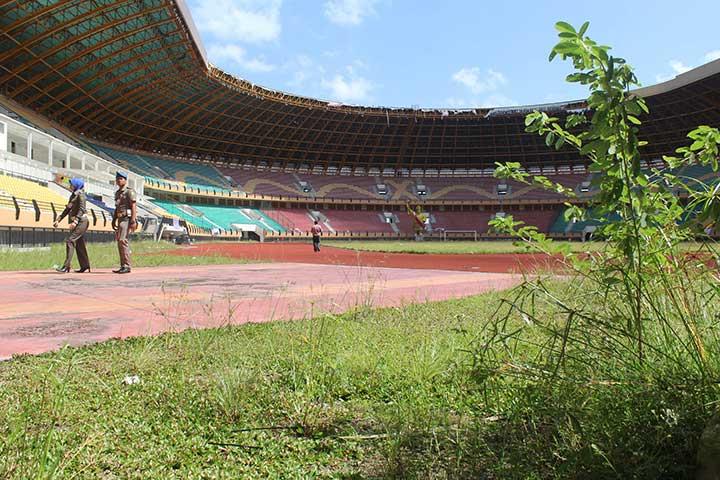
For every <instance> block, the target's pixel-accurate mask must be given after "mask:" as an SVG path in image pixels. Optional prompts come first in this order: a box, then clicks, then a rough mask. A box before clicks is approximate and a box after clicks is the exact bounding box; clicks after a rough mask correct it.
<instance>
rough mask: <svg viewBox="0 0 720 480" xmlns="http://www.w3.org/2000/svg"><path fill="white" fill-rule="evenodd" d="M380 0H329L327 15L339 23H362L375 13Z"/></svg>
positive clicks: (326, 4)
mask: <svg viewBox="0 0 720 480" xmlns="http://www.w3.org/2000/svg"><path fill="white" fill-rule="evenodd" d="M377 3H378V0H328V1H326V2H325V5H324V7H325V16H326V17H327V18H328V20H330V21H331V22H332V23H334V24H337V25H343V26H345V25H360V24H361V23H362V22H363V20H364V19H365V17H368V16H370V15H374V14H375V5H376V4H377Z"/></svg>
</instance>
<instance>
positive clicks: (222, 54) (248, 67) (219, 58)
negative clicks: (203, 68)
mask: <svg viewBox="0 0 720 480" xmlns="http://www.w3.org/2000/svg"><path fill="white" fill-rule="evenodd" d="M208 57H209V58H210V61H211V62H213V63H215V62H217V63H230V64H234V65H237V66H238V67H240V68H241V69H242V70H245V71H248V72H253V73H265V72H271V71H273V70H275V65H272V64H269V63H267V62H266V61H265V60H264V59H262V58H248V57H247V52H246V51H245V49H244V48H242V47H240V46H238V45H232V44H230V45H223V44H217V43H216V44H212V45H210V46H209V47H208Z"/></svg>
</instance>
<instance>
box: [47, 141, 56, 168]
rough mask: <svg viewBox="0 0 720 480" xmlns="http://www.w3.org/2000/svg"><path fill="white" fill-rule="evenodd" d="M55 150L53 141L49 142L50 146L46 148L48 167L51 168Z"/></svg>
mask: <svg viewBox="0 0 720 480" xmlns="http://www.w3.org/2000/svg"><path fill="white" fill-rule="evenodd" d="M54 148H55V140H50V146H49V147H48V167H52V166H53V149H54Z"/></svg>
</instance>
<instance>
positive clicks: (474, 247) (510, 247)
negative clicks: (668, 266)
mask: <svg viewBox="0 0 720 480" xmlns="http://www.w3.org/2000/svg"><path fill="white" fill-rule="evenodd" d="M557 243H558V244H566V245H569V246H570V248H571V250H572V251H574V252H595V251H598V250H602V249H603V248H604V246H605V244H604V243H602V242H585V243H582V242H557ZM324 244H325V245H327V246H330V247H338V248H347V249H350V250H363V251H369V252H394V253H448V254H480V253H526V252H527V251H528V250H527V247H526V246H525V245H523V244H516V242H513V241H509V240H502V241H486V242H472V241H457V242H439V241H438V242H435V241H425V242H414V241H401V240H389V241H384V240H379V241H363V240H347V241H341V240H328V241H326V242H324Z"/></svg>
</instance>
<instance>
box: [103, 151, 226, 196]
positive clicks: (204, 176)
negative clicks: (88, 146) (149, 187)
mask: <svg viewBox="0 0 720 480" xmlns="http://www.w3.org/2000/svg"><path fill="white" fill-rule="evenodd" d="M96 148H97V149H98V150H101V151H103V152H105V153H106V154H107V155H110V156H111V157H112V158H114V159H116V160H118V161H119V162H121V163H123V164H125V165H127V167H128V168H129V169H130V170H132V171H134V172H136V173H139V174H142V175H145V176H148V177H154V178H164V179H166V180H176V181H178V182H184V183H188V184H195V185H198V186H201V187H200V188H207V187H206V186H214V187H218V188H221V189H224V188H226V187H228V182H227V181H226V180H225V178H224V177H223V176H222V175H221V174H220V172H218V171H217V170H216V169H215V167H212V166H210V165H200V164H196V163H187V162H179V161H175V160H168V159H165V158H157V157H151V156H148V155H140V154H134V153H128V152H122V151H119V150H115V149H112V148H108V147H101V146H96Z"/></svg>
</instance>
